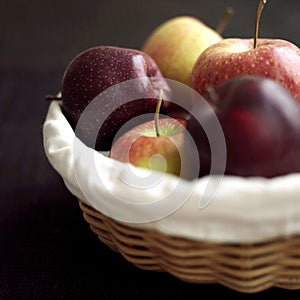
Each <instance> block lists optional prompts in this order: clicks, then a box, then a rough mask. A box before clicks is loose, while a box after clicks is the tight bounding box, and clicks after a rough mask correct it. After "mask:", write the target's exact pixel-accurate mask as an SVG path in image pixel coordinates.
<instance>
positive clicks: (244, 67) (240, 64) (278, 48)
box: [191, 38, 300, 101]
mask: <svg viewBox="0 0 300 300" xmlns="http://www.w3.org/2000/svg"><path fill="white" fill-rule="evenodd" d="M253 44H254V41H253V39H240V38H231V39H224V40H222V41H220V42H218V43H217V44H215V45H212V46H211V47H209V48H208V49H206V50H205V51H204V52H203V53H202V54H201V55H200V56H199V58H198V60H197V61H196V63H195V65H194V68H193V71H192V79H191V86H192V88H194V89H195V90H196V91H197V92H199V93H200V94H202V95H203V94H204V93H205V91H206V89H207V88H210V87H213V88H215V87H217V86H218V85H220V84H221V83H222V82H224V81H225V80H228V79H231V78H234V77H238V76H242V75H257V76H262V77H267V78H271V79H273V80H275V81H277V82H278V83H280V84H281V85H282V86H283V87H285V88H286V89H287V90H288V91H289V92H290V93H291V94H292V95H293V96H294V98H295V99H297V100H298V101H300V49H299V48H298V47H297V46H296V45H294V44H293V43H291V42H289V41H286V40H279V39H258V41H257V46H256V48H254V47H253Z"/></svg>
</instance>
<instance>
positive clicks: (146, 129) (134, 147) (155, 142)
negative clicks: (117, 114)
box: [109, 118, 186, 176]
mask: <svg viewBox="0 0 300 300" xmlns="http://www.w3.org/2000/svg"><path fill="white" fill-rule="evenodd" d="M185 126H186V122H185V121H184V120H175V119H171V118H161V119H160V120H159V128H160V133H161V134H160V136H156V132H155V125H154V121H149V122H145V123H143V124H141V125H138V126H137V127H135V128H133V129H131V130H129V131H128V132H126V133H125V134H123V135H122V136H121V137H119V138H118V139H117V140H116V142H115V143H114V144H113V146H112V148H111V151H110V153H109V156H110V157H111V158H113V159H116V160H118V161H121V162H124V163H131V164H133V165H135V166H138V167H142V168H147V169H153V170H156V171H165V172H167V173H170V174H174V175H177V176H179V175H180V171H181V149H182V147H183V142H184V129H185ZM157 155H160V156H162V157H163V159H164V160H165V164H166V165H165V164H164V163H162V160H161V158H159V157H158V156H157ZM165 167H166V169H165Z"/></svg>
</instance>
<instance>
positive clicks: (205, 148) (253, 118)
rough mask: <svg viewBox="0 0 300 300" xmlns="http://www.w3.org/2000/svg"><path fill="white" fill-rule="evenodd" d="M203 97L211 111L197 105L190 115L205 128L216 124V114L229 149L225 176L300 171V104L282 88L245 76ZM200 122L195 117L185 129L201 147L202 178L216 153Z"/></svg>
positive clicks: (266, 175) (231, 80)
mask: <svg viewBox="0 0 300 300" xmlns="http://www.w3.org/2000/svg"><path fill="white" fill-rule="evenodd" d="M205 96H206V99H207V100H208V101H209V102H210V104H211V107H212V108H213V110H212V111H211V112H210V113H205V112H204V111H203V110H201V103H200V102H198V103H197V104H195V106H194V108H193V109H192V114H195V115H196V116H198V118H197V119H198V120H199V119H201V120H202V122H203V124H205V126H206V128H210V127H212V126H213V125H212V124H213V122H212V119H213V118H212V115H213V114H215V116H217V118H218V120H219V122H220V125H221V127H222V130H223V134H224V138H225V141H226V147H227V155H226V157H227V161H226V168H225V174H229V175H237V176H244V177H250V176H260V177H266V178H272V177H275V176H280V175H286V174H290V173H296V172H300V105H299V103H298V102H297V101H296V100H295V99H294V98H293V97H292V96H291V94H290V93H289V92H288V91H287V90H286V89H285V88H284V87H283V86H282V85H280V84H278V83H277V82H275V81H274V80H272V79H267V78H263V77H258V76H241V77H238V78H234V79H230V80H228V81H226V82H224V83H222V84H221V85H219V86H218V87H217V88H215V89H211V90H210V91H209V92H208V93H207V94H206V95H205ZM197 119H196V118H194V117H192V118H191V119H190V121H189V122H188V125H187V129H188V130H189V132H190V133H191V135H192V136H193V137H194V140H195V143H196V145H197V148H198V151H199V158H200V164H201V167H202V168H201V172H200V174H199V176H203V175H207V174H208V173H209V172H210V164H211V159H212V156H211V155H212V154H211V150H210V145H209V142H208V140H209V137H207V136H205V132H204V130H203V127H202V126H201V125H200V124H199V122H198V120H197ZM217 155H218V154H217ZM215 159H216V160H217V161H218V157H215Z"/></svg>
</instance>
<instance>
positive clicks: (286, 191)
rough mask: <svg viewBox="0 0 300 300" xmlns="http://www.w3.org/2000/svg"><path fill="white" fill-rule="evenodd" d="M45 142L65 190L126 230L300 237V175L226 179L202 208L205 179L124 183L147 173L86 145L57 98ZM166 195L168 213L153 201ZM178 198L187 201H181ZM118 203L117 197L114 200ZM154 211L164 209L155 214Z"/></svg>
mask: <svg viewBox="0 0 300 300" xmlns="http://www.w3.org/2000/svg"><path fill="white" fill-rule="evenodd" d="M43 139H44V140H43V141H44V149H45V153H46V156H47V158H48V160H49V162H50V164H51V165H52V166H53V168H54V169H55V170H56V171H57V172H58V173H59V174H60V176H61V177H62V178H63V180H64V183H65V185H66V186H67V188H68V189H69V191H70V192H71V193H72V194H73V195H75V196H76V197H77V198H79V199H81V200H83V201H84V202H86V203H87V204H89V205H91V206H92V207H94V208H95V209H97V210H99V211H101V212H103V213H105V214H107V215H109V216H111V217H113V218H115V219H116V220H118V221H119V220H121V221H123V222H126V224H128V225H129V226H137V227H140V228H149V229H154V230H157V231H160V232H163V233H165V234H169V235H173V236H179V237H185V238H189V239H194V240H200V241H212V242H228V243H254V242H263V241H267V240H270V239H274V238H287V237H289V236H291V235H296V234H299V233H300V174H290V175H286V176H282V177H277V178H273V179H264V178H241V177H234V176H225V177H224V178H223V179H222V182H221V184H220V186H219V187H218V190H217V191H216V194H215V197H214V198H213V200H211V201H210V202H209V204H208V205H206V206H205V207H204V208H202V209H201V208H199V204H201V203H200V201H201V200H200V199H201V197H202V196H203V195H204V194H205V193H204V191H205V187H206V184H207V183H208V180H209V179H208V178H207V177H205V178H201V179H199V180H197V181H194V182H191V181H185V180H180V182H179V179H178V178H177V177H175V176H172V175H165V176H163V178H159V176H160V175H161V174H159V173H158V174H156V175H157V176H158V177H157V178H158V181H159V183H158V184H157V185H155V186H153V187H151V188H149V189H140V188H136V187H134V186H133V185H130V184H127V183H126V182H124V178H125V179H130V176H131V174H132V172H133V171H135V172H137V173H136V174H141V175H144V173H145V176H146V175H147V174H148V173H147V172H148V171H147V170H144V169H139V168H135V167H132V166H129V165H128V164H122V163H119V162H116V161H113V160H112V159H110V158H108V157H107V156H105V155H104V154H101V153H98V152H97V151H95V150H93V149H91V148H88V147H86V146H85V145H84V144H83V143H81V142H80V141H79V140H78V139H77V138H76V137H75V134H74V131H73V129H72V128H71V126H70V125H69V123H68V121H67V120H66V119H65V117H64V115H63V113H62V111H61V107H60V103H59V102H58V101H53V102H52V103H51V104H50V106H49V110H48V113H47V116H46V120H45V122H44V126H43ZM74 143H75V144H74ZM74 145H76V147H77V148H76V149H80V151H81V152H82V156H84V155H85V154H86V155H90V157H91V158H92V160H93V163H94V165H95V166H96V168H95V170H93V168H90V165H89V164H86V162H85V161H86V160H85V159H83V158H81V156H79V157H78V155H77V154H76V153H75V154H74ZM76 151H77V150H76ZM76 151H75V152H76ZM77 152H78V151H77ZM116 170H119V172H120V173H119V174H117V173H116ZM95 172H96V173H95ZM95 174H97V176H95ZM120 174H121V175H122V176H120ZM219 179H220V178H218V177H216V178H215V180H216V181H218V180H219ZM79 182H80V184H79ZM179 183H180V188H178V186H179V185H178V184H179ZM174 189H175V191H176V192H175V193H172V191H173V190H174ZM168 195H171V198H172V199H174V205H175V206H174V207H175V208H174V207H173V204H172V205H171V206H170V205H169V207H167V211H168V212H169V213H168V214H167V213H165V212H164V211H163V208H165V207H166V205H165V206H157V205H156V201H157V199H164V198H165V197H167V196H168ZM180 197H185V202H184V203H183V202H182V201H180ZM119 198H122V200H121V201H120V200H119V201H117V200H116V199H119ZM178 199H179V200H178ZM181 200H182V199H181ZM176 201H177V202H176ZM141 203H142V205H139V204H141ZM179 206H180V207H179ZM172 207H173V208H172ZM158 208H162V210H161V211H160V212H159V213H158V211H157V209H158ZM171 210H172V211H173V212H172V213H170V211H171ZM157 213H158V214H157ZM159 214H161V216H159ZM165 215H166V216H165ZM122 216H124V219H122ZM134 218H135V219H134ZM128 220H129V223H128ZM130 220H136V221H130ZM143 220H144V221H145V220H147V221H148V222H143Z"/></svg>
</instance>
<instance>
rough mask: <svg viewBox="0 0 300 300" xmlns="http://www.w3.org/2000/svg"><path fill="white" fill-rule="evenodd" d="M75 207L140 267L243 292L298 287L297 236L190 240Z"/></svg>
mask: <svg viewBox="0 0 300 300" xmlns="http://www.w3.org/2000/svg"><path fill="white" fill-rule="evenodd" d="M79 206H80V208H81V210H82V211H83V216H84V219H85V220H86V222H87V223H88V224H89V225H90V228H91V230H92V231H93V232H94V233H95V234H97V236H98V237H99V239H100V241H102V242H103V243H104V244H106V245H107V246H109V247H110V248H111V249H112V250H114V251H118V252H120V253H121V254H122V255H123V256H124V257H125V258H126V259H127V260H128V261H129V262H131V263H133V264H134V265H136V266H137V267H139V268H141V269H145V270H151V271H165V272H169V273H170V274H172V275H173V276H175V277H177V278H179V279H180V280H183V281H186V282H190V283H197V284H206V283H218V284H222V285H224V286H227V287H229V288H231V289H233V290H236V291H240V292H244V293H256V292H259V291H263V290H266V289H268V288H270V287H274V286H277V287H281V288H285V289H300V237H291V238H289V239H277V240H273V241H268V242H264V243H255V244H223V243H208V242H201V241H193V240H187V239H183V238H178V237H171V236H168V235H164V234H161V233H159V232H155V231H150V230H144V229H139V228H133V227H129V226H125V225H123V224H120V223H118V222H116V221H114V220H112V219H110V218H108V217H107V216H105V215H103V214H102V213H100V212H98V211H96V210H94V209H93V208H91V207H90V206H87V205H85V204H84V203H83V202H81V201H79Z"/></svg>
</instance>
